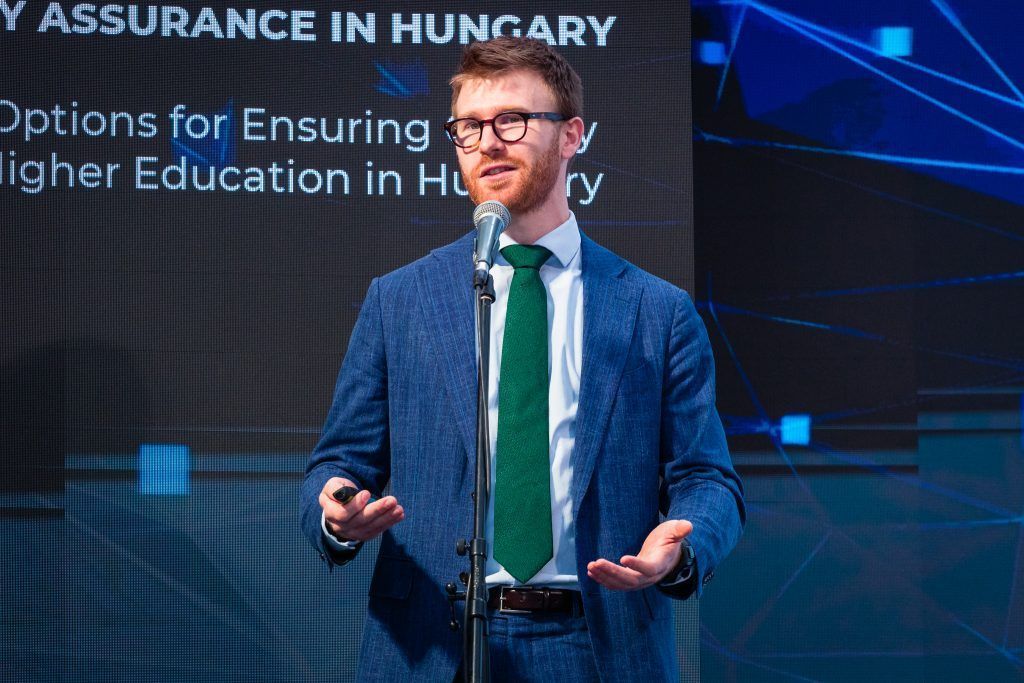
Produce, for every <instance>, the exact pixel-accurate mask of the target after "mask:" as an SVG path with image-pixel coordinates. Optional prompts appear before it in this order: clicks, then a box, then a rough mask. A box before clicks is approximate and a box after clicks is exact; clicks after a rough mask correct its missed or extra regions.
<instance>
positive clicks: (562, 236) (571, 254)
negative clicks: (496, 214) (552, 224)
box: [495, 211, 582, 268]
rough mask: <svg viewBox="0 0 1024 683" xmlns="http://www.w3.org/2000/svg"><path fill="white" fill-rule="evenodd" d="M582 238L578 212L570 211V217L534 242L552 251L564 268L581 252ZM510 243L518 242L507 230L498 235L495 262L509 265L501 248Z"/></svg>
mask: <svg viewBox="0 0 1024 683" xmlns="http://www.w3.org/2000/svg"><path fill="white" fill-rule="evenodd" d="M581 242H582V238H581V237H580V228H579V226H578V225H577V224H576V214H574V213H573V212H572V211H570V212H569V219H568V220H567V221H565V222H564V223H562V224H561V225H559V226H558V227H557V228H555V229H554V230H552V231H551V232H549V233H547V234H546V235H544V236H543V237H541V238H540V239H539V240H537V241H536V242H534V244H535V245H537V246H539V247H544V248H545V249H547V250H548V251H550V252H551V254H552V256H553V258H555V259H558V263H559V264H560V265H561V267H562V268H565V267H566V266H568V265H569V263H571V262H572V260H573V259H574V258H576V254H577V253H579V250H580V243H581ZM510 244H518V242H516V241H515V240H514V239H512V238H511V237H509V235H508V233H507V232H503V233H501V235H500V236H499V237H498V249H499V251H498V253H497V255H496V257H495V263H496V264H498V265H502V266H507V265H509V263H508V261H506V260H505V257H504V256H502V255H501V251H500V250H501V249H504V248H505V247H507V246H508V245H510Z"/></svg>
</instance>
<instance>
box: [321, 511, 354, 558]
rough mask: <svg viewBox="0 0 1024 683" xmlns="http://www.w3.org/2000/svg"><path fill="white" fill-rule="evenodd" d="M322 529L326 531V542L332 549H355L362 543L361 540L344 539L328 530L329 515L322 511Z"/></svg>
mask: <svg viewBox="0 0 1024 683" xmlns="http://www.w3.org/2000/svg"><path fill="white" fill-rule="evenodd" d="M320 529H321V530H323V533H324V542H325V543H326V544H327V545H328V546H329V547H330V548H331V549H332V550H355V549H356V548H358V547H359V546H360V545H361V543H360V542H359V541H342V540H341V539H339V538H338V537H337V536H335V535H334V534H332V533H331V532H330V531H328V530H327V517H326V515H325V514H324V512H323V511H322V510H321V511H320Z"/></svg>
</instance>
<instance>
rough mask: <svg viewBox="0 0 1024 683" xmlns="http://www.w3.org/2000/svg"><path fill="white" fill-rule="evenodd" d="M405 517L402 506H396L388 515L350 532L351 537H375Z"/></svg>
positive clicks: (355, 538) (358, 538)
mask: <svg viewBox="0 0 1024 683" xmlns="http://www.w3.org/2000/svg"><path fill="white" fill-rule="evenodd" d="M404 519H405V511H404V510H402V508H400V507H399V508H396V509H395V510H392V512H391V514H390V515H387V516H385V517H382V518H380V519H378V520H377V521H376V522H374V523H373V524H369V525H367V526H365V527H362V528H360V529H358V530H354V531H352V532H350V533H351V534H352V536H351V538H353V539H354V540H357V541H369V540H370V539H372V538H376V537H377V536H379V535H380V534H382V533H384V532H385V531H387V530H388V529H390V528H391V527H393V526H394V525H396V524H398V523H399V522H401V521H402V520H404Z"/></svg>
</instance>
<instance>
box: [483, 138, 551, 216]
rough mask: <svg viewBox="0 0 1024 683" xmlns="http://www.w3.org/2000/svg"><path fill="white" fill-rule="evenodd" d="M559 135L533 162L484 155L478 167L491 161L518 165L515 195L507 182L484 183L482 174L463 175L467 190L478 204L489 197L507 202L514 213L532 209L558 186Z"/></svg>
mask: <svg viewBox="0 0 1024 683" xmlns="http://www.w3.org/2000/svg"><path fill="white" fill-rule="evenodd" d="M560 161H561V159H560V158H559V155H558V139H557V138H556V139H554V140H552V143H551V147H549V148H548V150H547V152H546V153H543V154H541V155H539V156H538V157H537V160H536V162H535V163H534V165H533V166H523V165H521V164H518V163H515V162H514V161H512V160H511V159H508V160H506V159H501V158H497V159H495V158H491V157H482V158H481V160H480V163H478V164H477V168H480V167H481V166H483V165H485V164H491V163H503V162H504V163H510V164H512V165H514V166H515V168H516V170H515V177H514V178H512V179H511V180H512V182H514V183H518V186H517V187H516V188H515V189H514V190H513V192H512V194H511V195H506V193H507V192H508V191H509V188H508V187H507V186H504V185H503V186H499V187H495V188H488V187H484V185H483V182H482V180H483V179H482V178H480V177H478V176H477V175H475V174H474V175H473V176H472V177H470V178H466V177H465V176H464V177H463V180H464V181H465V184H466V190H468V191H469V198H470V199H472V200H473V203H474V204H481V203H483V202H485V201H488V200H492V199H493V200H498V201H501V202H502V204H504V205H505V206H506V207H507V208H508V210H509V211H510V212H512V214H521V213H529V212H530V211H533V210H534V209H536V208H537V207H538V206H540V205H541V204H543V203H544V201H545V200H546V199H547V198H548V195H550V194H551V190H552V189H554V187H555V183H556V182H557V181H558V171H559V162H560Z"/></svg>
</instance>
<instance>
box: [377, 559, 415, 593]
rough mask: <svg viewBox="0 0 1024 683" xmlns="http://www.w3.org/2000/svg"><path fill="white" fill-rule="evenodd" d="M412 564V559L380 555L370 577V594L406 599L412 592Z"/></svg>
mask: <svg viewBox="0 0 1024 683" xmlns="http://www.w3.org/2000/svg"><path fill="white" fill-rule="evenodd" d="M413 569H414V565H413V563H412V560H408V559H406V558H402V557H388V556H386V555H382V556H380V557H378V558H377V566H376V567H374V569H373V578H372V579H370V596H371V597H374V598H388V599H390V600H407V599H408V598H409V594H410V593H412V578H413Z"/></svg>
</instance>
